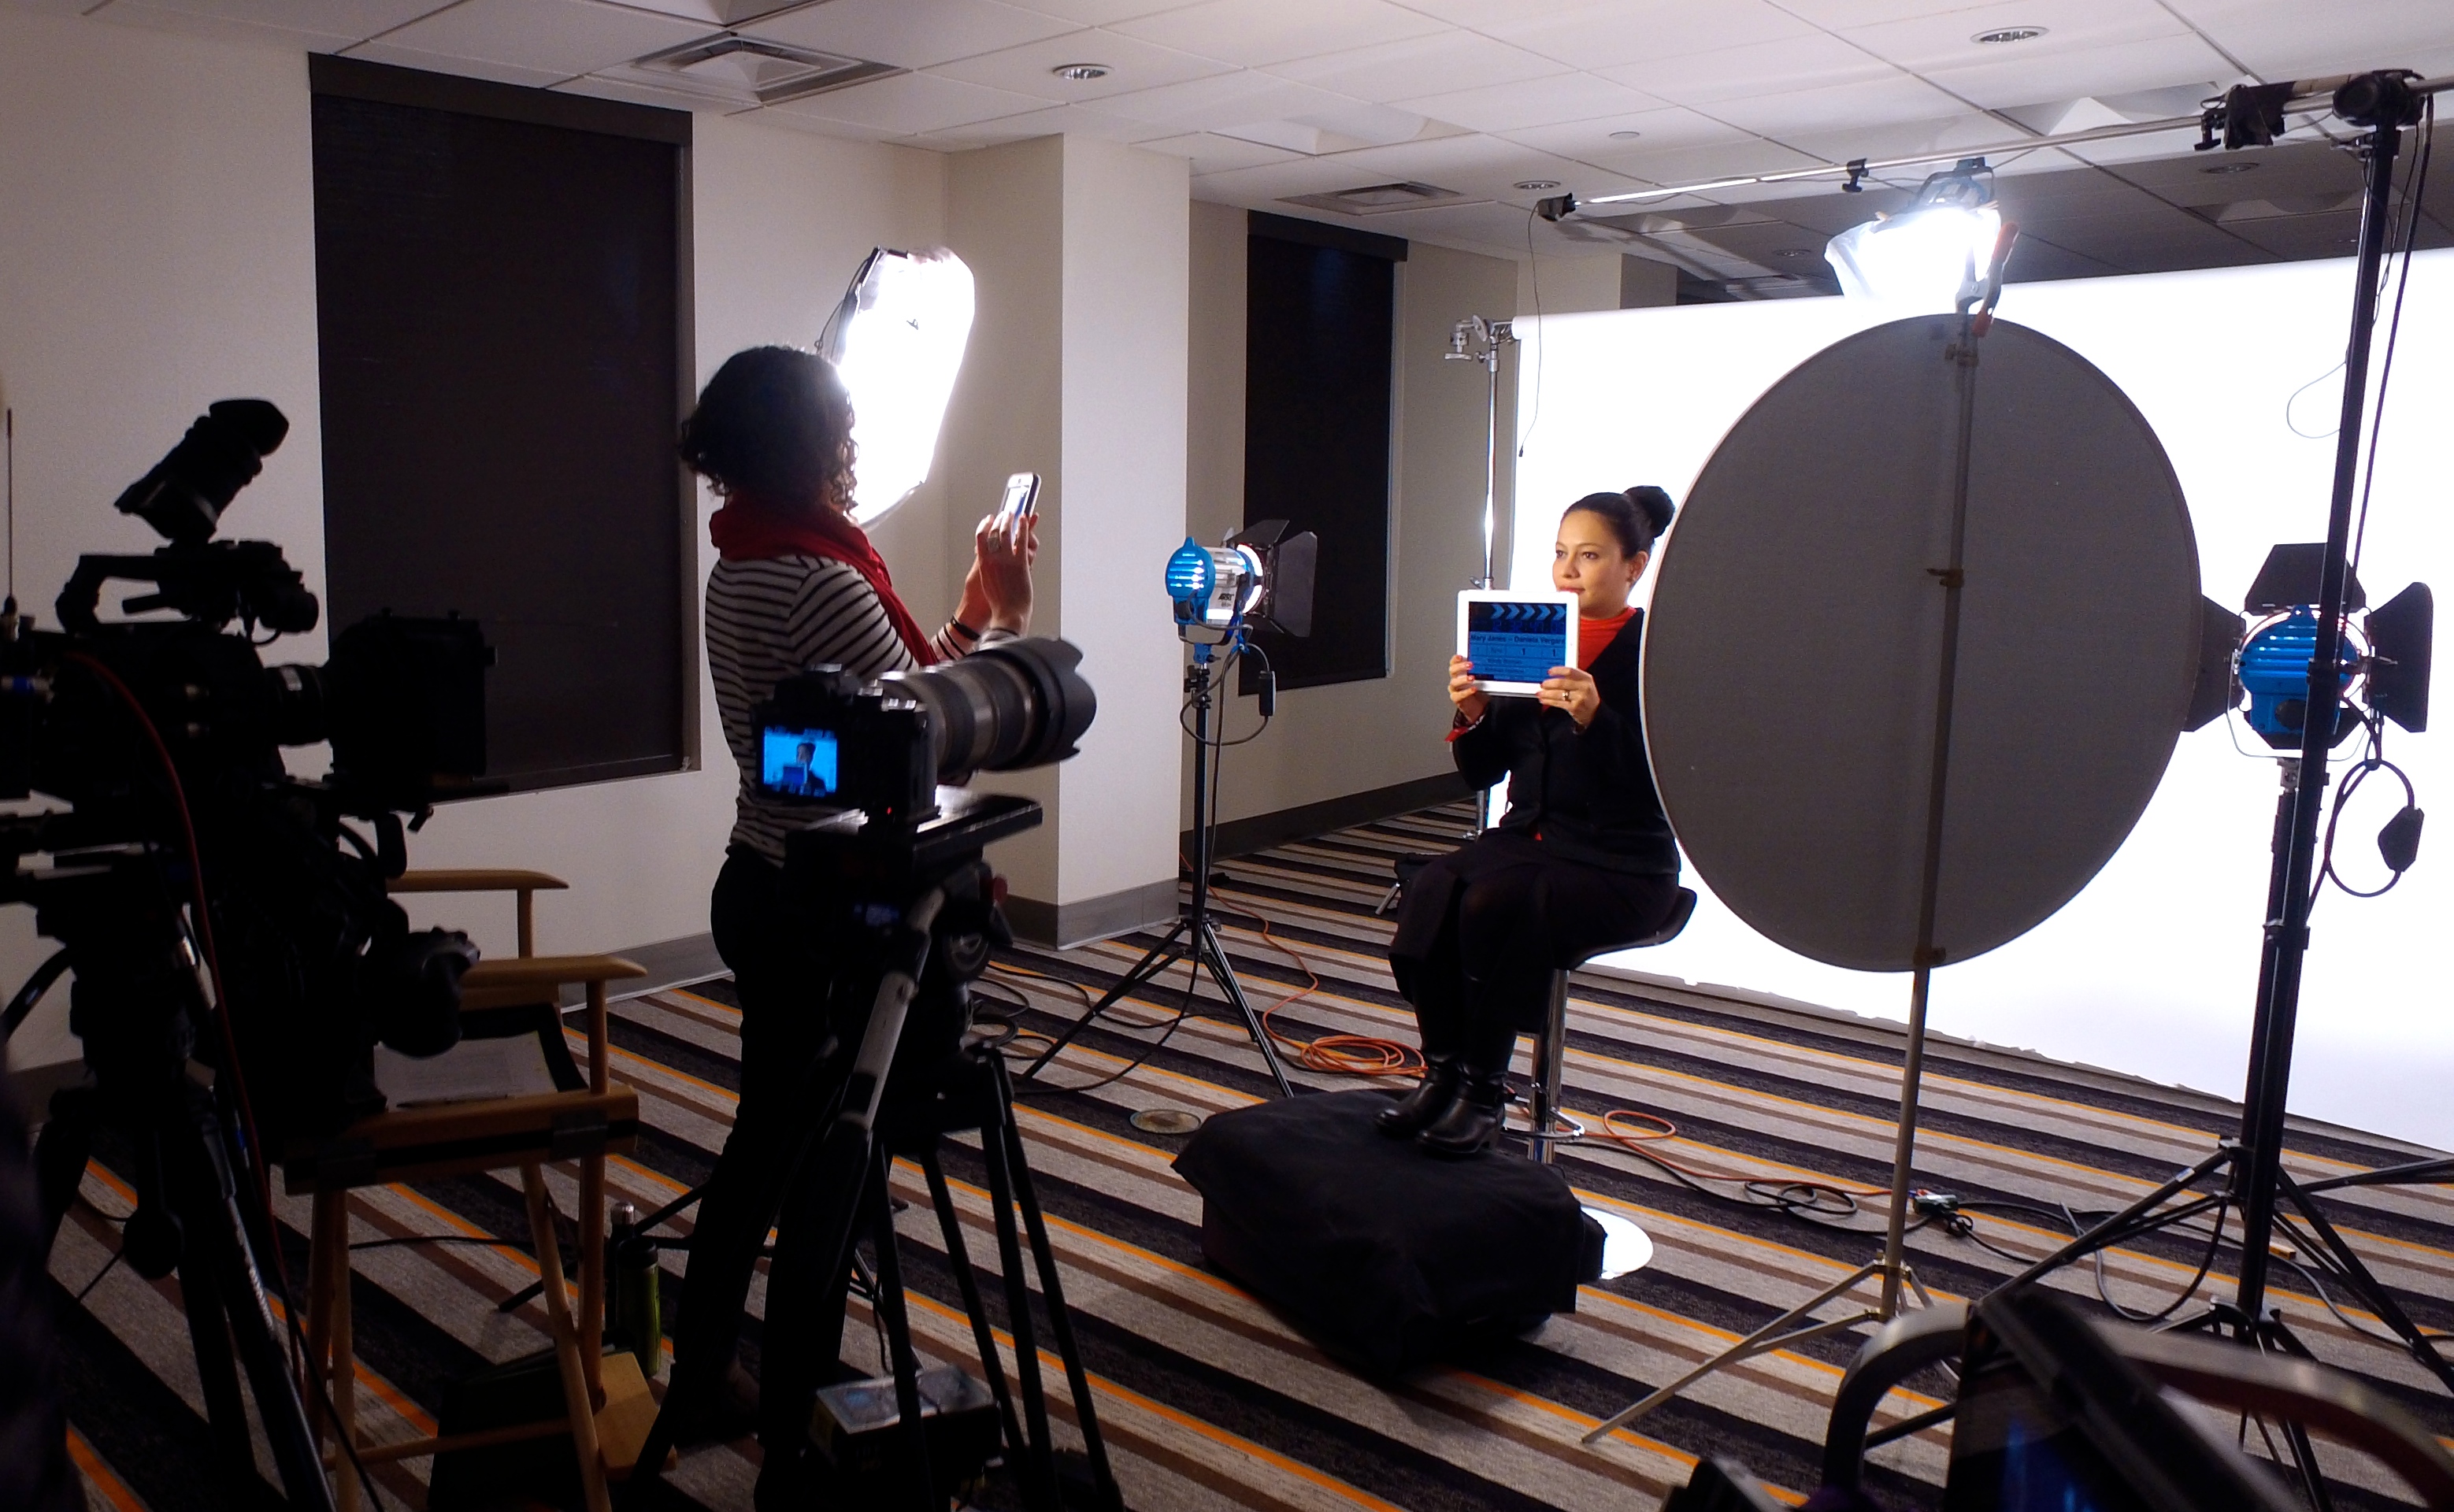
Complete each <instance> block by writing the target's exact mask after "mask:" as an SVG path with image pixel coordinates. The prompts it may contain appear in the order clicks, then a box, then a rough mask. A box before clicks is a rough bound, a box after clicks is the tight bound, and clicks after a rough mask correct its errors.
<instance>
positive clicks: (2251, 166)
mask: <svg viewBox="0 0 2454 1512" xmlns="http://www.w3.org/2000/svg"><path fill="white" fill-rule="evenodd" d="M2257 167H2258V165H2257V164H2256V163H2254V162H2252V163H2209V164H2208V165H2207V166H2206V167H2204V168H2203V169H2200V170H2199V171H2200V172H2202V173H2218V174H2231V173H2247V172H2250V171H2254V170H2255V169H2256V168H2257Z"/></svg>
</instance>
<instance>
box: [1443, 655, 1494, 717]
mask: <svg viewBox="0 0 2454 1512" xmlns="http://www.w3.org/2000/svg"><path fill="white" fill-rule="evenodd" d="M1449 702H1451V703H1453V704H1456V705H1457V711H1458V715H1459V716H1461V717H1462V718H1463V719H1464V720H1465V722H1466V723H1468V724H1473V723H1474V722H1476V721H1477V720H1478V719H1480V718H1481V717H1482V716H1483V714H1484V712H1485V711H1487V710H1489V709H1490V707H1491V696H1490V695H1489V694H1487V693H1484V692H1483V691H1482V690H1481V689H1479V688H1477V687H1476V686H1475V685H1474V663H1473V662H1470V661H1468V660H1466V659H1465V658H1464V657H1463V656H1451V657H1450V658H1449Z"/></svg>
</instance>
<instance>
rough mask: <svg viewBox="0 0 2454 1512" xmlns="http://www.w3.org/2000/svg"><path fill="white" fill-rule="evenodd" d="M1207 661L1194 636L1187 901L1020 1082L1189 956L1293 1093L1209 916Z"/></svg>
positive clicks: (1187, 677)
mask: <svg viewBox="0 0 2454 1512" xmlns="http://www.w3.org/2000/svg"><path fill="white" fill-rule="evenodd" d="M1210 665H1211V647H1210V646H1209V645H1207V644H1204V643H1202V642H1200V641H1196V642H1194V646H1193V664H1192V666H1190V667H1189V668H1187V669H1186V670H1185V674H1184V696H1185V699H1186V701H1187V702H1189V703H1191V704H1192V705H1193V904H1192V906H1191V907H1190V908H1188V909H1186V910H1185V912H1184V913H1183V914H1181V915H1179V916H1178V917H1177V921H1176V923H1175V925H1174V927H1172V928H1170V929H1169V930H1168V932H1167V934H1166V936H1165V937H1162V938H1161V939H1160V940H1159V942H1158V943H1157V944H1156V945H1153V946H1152V947H1151V948H1150V950H1149V952H1148V953H1147V954H1145V955H1144V956H1143V957H1142V958H1141V959H1140V960H1139V961H1137V962H1136V963H1135V965H1134V969H1133V970H1131V971H1129V972H1127V973H1125V975H1124V977H1123V978H1122V979H1120V980H1119V981H1117V983H1116V985H1115V986H1114V987H1111V988H1109V989H1108V990H1107V992H1106V993H1105V994H1103V995H1102V996H1101V997H1100V998H1099V1000H1098V1001H1097V1002H1095V1003H1093V1004H1092V1005H1091V1006H1090V1008H1089V1010H1088V1011H1086V1012H1085V1013H1084V1014H1083V1015H1082V1017H1081V1018H1077V1019H1076V1020H1075V1021H1074V1022H1073V1024H1072V1025H1071V1026H1069V1027H1068V1028H1067V1029H1066V1031H1065V1032H1064V1033H1063V1034H1061V1035H1058V1036H1057V1037H1056V1038H1055V1039H1054V1040H1052V1041H1051V1042H1050V1043H1049V1046H1048V1048H1047V1049H1045V1050H1043V1051H1041V1052H1040V1053H1039V1054H1038V1056H1037V1057H1036V1058H1034V1059H1033V1060H1032V1062H1031V1064H1030V1065H1028V1066H1025V1067H1024V1068H1023V1071H1022V1079H1023V1080H1025V1081H1030V1080H1032V1079H1036V1077H1037V1076H1038V1075H1039V1072H1040V1069H1041V1068H1042V1067H1044V1066H1046V1065H1047V1064H1048V1063H1049V1062H1050V1061H1051V1060H1054V1059H1056V1057H1057V1055H1058V1053H1059V1052H1061V1051H1062V1050H1064V1048H1065V1047H1066V1046H1067V1045H1070V1044H1072V1043H1073V1042H1074V1040H1075V1038H1076V1036H1078V1035H1079V1034H1081V1033H1082V1031H1083V1030H1085V1029H1088V1028H1090V1027H1091V1025H1092V1023H1093V1021H1095V1020H1096V1019H1097V1018H1098V1017H1099V1016H1100V1015H1101V1014H1104V1013H1106V1012H1107V1011H1108V1010H1109V1009H1110V1008H1112V1007H1114V1006H1116V1003H1117V1002H1119V1001H1121V1000H1122V999H1123V998H1125V997H1126V995H1128V994H1130V993H1131V992H1133V991H1134V990H1135V989H1136V988H1137V987H1140V986H1142V985H1144V984H1145V983H1147V982H1149V981H1151V980H1152V979H1153V978H1157V976H1159V975H1160V974H1161V973H1162V972H1165V971H1166V970H1167V969H1168V968H1169V967H1171V966H1173V965H1175V964H1176V963H1177V961H1180V960H1188V959H1189V960H1191V961H1193V962H1194V963H1195V966H1196V968H1197V970H1203V971H1207V972H1209V973H1210V979H1211V980H1212V981H1213V982H1215V983H1217V987H1218V991H1219V994H1220V995H1221V996H1223V997H1224V998H1226V999H1227V1001H1228V1002H1229V1003H1230V1004H1231V1005H1232V1006H1234V1008H1235V1010H1236V1015H1237V1018H1241V1019H1243V1020H1244V1032H1245V1033H1247V1034H1249V1035H1251V1036H1252V1037H1253V1046H1254V1048H1255V1049H1257V1050H1258V1051H1260V1052H1261V1063H1262V1064H1263V1065H1265V1066H1267V1067H1269V1068H1270V1079H1272V1080H1274V1081H1276V1082H1277V1084H1278V1096H1280V1097H1282V1098H1286V1097H1293V1096H1294V1095H1295V1088H1294V1086H1293V1085H1291V1084H1290V1083H1289V1082H1288V1080H1287V1068H1286V1067H1285V1066H1284V1065H1282V1064H1280V1063H1279V1061H1278V1052H1277V1046H1276V1045H1274V1044H1272V1043H1271V1042H1270V1030H1269V1026H1268V1025H1267V1024H1264V1023H1263V1022H1261V1016H1260V1015H1259V1014H1257V1013H1256V1012H1254V1011H1253V1004H1252V1000H1251V999H1250V998H1246V997H1245V996H1244V988H1243V985H1242V983H1240V982H1238V981H1237V979H1236V968H1235V967H1234V966H1233V965H1231V964H1229V962H1228V960H1227V951H1226V947H1224V946H1222V945H1220V944H1219V943H1218V930H1217V926H1215V925H1214V924H1212V923H1211V921H1210V859H1211V851H1212V849H1213V847H1214V845H1215V843H1216V840H1217V819H1216V816H1214V815H1213V814H1212V813H1211V805H1212V804H1213V803H1214V802H1215V801H1216V798H1217V796H1216V794H1214V793H1213V792H1212V787H1213V784H1212V783H1211V781H1210V765H1209V762H1208V761H1207V760H1205V759H1204V757H1203V755H1202V753H1204V752H1205V751H1207V750H1208V749H1209V748H1210V703H1211V688H1210ZM1188 1000H1190V999H1189V997H1188Z"/></svg>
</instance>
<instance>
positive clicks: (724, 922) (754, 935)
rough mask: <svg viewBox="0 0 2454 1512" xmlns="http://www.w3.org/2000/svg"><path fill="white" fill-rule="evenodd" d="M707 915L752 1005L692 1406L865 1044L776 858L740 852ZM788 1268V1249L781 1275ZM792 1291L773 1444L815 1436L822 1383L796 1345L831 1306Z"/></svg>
mask: <svg viewBox="0 0 2454 1512" xmlns="http://www.w3.org/2000/svg"><path fill="white" fill-rule="evenodd" d="M709 915H710V920H709V922H710V925H711V927H712V929H713V931H714V936H715V948H716V953H717V954H718V955H720V956H722V957H723V958H724V963H725V965H726V966H727V967H728V968H730V969H731V970H732V972H733V982H734V992H735V993H736V994H737V995H738V997H739V998H740V1000H741V1100H740V1102H739V1103H738V1104H737V1106H736V1107H735V1109H734V1120H733V1132H732V1134H731V1135H730V1136H729V1137H728V1138H727V1139H725V1141H724V1151H723V1153H722V1154H720V1155H719V1156H717V1157H716V1161H715V1170H714V1174H713V1175H712V1176H710V1177H709V1179H708V1184H707V1192H706V1195H705V1196H704V1197H703V1198H701V1199H700V1200H699V1208H698V1221H697V1223H696V1225H695V1226H694V1228H693V1230H692V1233H691V1254H690V1268H689V1269H688V1270H687V1271H686V1272H685V1273H684V1274H683V1277H682V1293H681V1309H680V1311H681V1316H680V1318H679V1320H677V1326H676V1327H675V1329H674V1387H673V1389H674V1392H676V1393H683V1392H688V1393H689V1394H690V1395H689V1396H687V1397H685V1399H684V1400H685V1401H686V1402H691V1403H693V1405H694V1407H696V1406H704V1405H706V1404H707V1403H709V1402H710V1401H712V1400H713V1398H714V1392H715V1390H716V1388H717V1386H718V1384H719V1383H720V1382H721V1381H722V1379H723V1376H724V1372H725V1370H726V1368H727V1367H728V1366H729V1365H731V1363H732V1361H733V1358H734V1351H735V1349H736V1348H737V1347H738V1346H739V1343H740V1339H741V1316H742V1308H743V1305H744V1304H745V1303H746V1302H747V1300H749V1295H750V1280H751V1277H752V1275H753V1273H754V1271H755V1269H756V1267H757V1263H758V1251H759V1248H760V1247H761V1246H762V1245H763V1244H764V1243H765V1242H766V1240H767V1231H768V1230H769V1229H770V1228H771V1227H775V1226H776V1218H777V1213H778V1209H779V1208H781V1207H782V1206H783V1204H784V1200H785V1198H786V1195H787V1190H788V1188H789V1187H790V1186H791V1185H792V1177H793V1174H794V1169H795V1156H797V1155H798V1154H799V1153H800V1152H801V1151H802V1149H803V1148H804V1146H805V1144H808V1143H809V1142H811V1141H812V1140H813V1139H814V1138H815V1135H816V1134H818V1133H820V1132H822V1120H823V1119H825V1118H826V1117H827V1116H828V1115H829V1114H830V1113H831V1112H832V1110H833V1105H834V1102H835V1095H836V1093H837V1092H839V1091H840V1090H841V1085H842V1079H843V1077H844V1074H845V1072H846V1071H847V1069H848V1068H849V1064H850V1055H851V1049H852V1047H853V1046H854V1045H855V1044H856V1042H857V1038H858V1035H857V1027H858V1026H856V1025H854V1026H850V1027H851V1030H852V1032H851V1033H849V1034H848V1033H845V1029H846V1027H847V1026H845V1025H842V1024H838V1023H836V1022H835V1021H834V1019H833V1018H832V1017H831V1007H830V1004H831V998H832V996H833V985H834V973H833V972H832V971H831V970H830V967H829V963H828V962H827V961H826V960H825V959H824V958H822V957H821V955H820V954H819V952H818V951H817V950H815V948H814V946H813V943H812V942H813V940H814V939H815V934H816V931H815V928H814V927H813V921H812V920H811V919H810V918H809V917H807V913H806V911H805V910H803V909H799V908H795V906H794V905H793V904H792V902H791V900H790V899H788V898H787V897H786V896H785V890H784V877H783V873H782V871H781V870H780V869H779V868H777V867H776V866H775V865H774V863H772V862H770V861H768V860H767V859H765V858H764V857H760V856H758V855H757V854H755V853H754V852H752V851H748V850H744V849H742V848H740V847H738V846H736V847H734V850H733V851H732V852H731V853H730V854H729V855H728V856H727V857H725V862H724V870H723V871H722V872H721V873H720V874H718V875H717V877H716V880H715V891H714V897H712V898H711V899H710V902H709ZM799 1205H800V1204H797V1203H796V1204H795V1206H796V1207H798V1206H799ZM794 1216H795V1215H794V1214H793V1213H789V1212H788V1213H786V1214H784V1222H783V1224H782V1226H781V1227H780V1228H778V1229H777V1240H776V1242H777V1245H778V1247H779V1251H780V1250H783V1249H785V1248H786V1247H788V1246H793V1245H795V1244H796V1243H804V1242H808V1236H806V1235H804V1234H802V1233H800V1232H799V1231H800V1229H801V1228H802V1227H803V1226H804V1225H800V1224H796V1223H795V1222H794V1221H793V1218H794ZM785 1263H787V1256H786V1255H784V1254H781V1253H779V1255H778V1258H777V1266H778V1268H781V1267H782V1266H783V1265H784V1264H785ZM791 1291H792V1288H789V1287H784V1288H777V1289H775V1290H773V1291H771V1292H769V1294H768V1298H767V1314H766V1325H765V1330H764V1333H765V1337H766V1339H767V1341H768V1343H769V1347H768V1348H766V1349H765V1350H763V1351H762V1352H761V1359H760V1368H759V1396H760V1404H761V1408H762V1418H763V1417H777V1418H778V1420H779V1421H778V1422H777V1423H774V1424H770V1423H768V1422H765V1421H762V1422H761V1424H760V1435H761V1437H762V1438H770V1437H771V1429H773V1430H774V1431H775V1432H781V1433H783V1434H785V1435H786V1438H785V1439H784V1441H794V1440H795V1439H796V1438H804V1437H806V1430H807V1421H808V1419H807V1413H808V1408H807V1406H806V1397H807V1393H808V1392H809V1391H810V1390H813V1389H815V1385H816V1379H815V1375H814V1374H813V1372H814V1369H815V1363H816V1362H815V1361H812V1360H810V1359H809V1358H807V1357H806V1355H805V1353H804V1351H803V1349H801V1348H799V1347H795V1344H796V1343H797V1342H798V1341H800V1340H802V1339H803V1338H805V1337H807V1335H808V1333H809V1331H810V1329H811V1327H812V1325H813V1322H814V1321H815V1320H817V1319H819V1318H821V1317H822V1316H823V1315H822V1313H820V1312H818V1311H815V1309H822V1308H823V1307H824V1306H825V1303H826V1299H824V1298H812V1297H797V1296H792V1295H788V1294H789V1293H790V1292H791ZM837 1317H838V1320H840V1312H839V1311H838V1313H837ZM837 1337H838V1340H839V1339H840V1321H838V1331H837ZM787 1341H793V1342H791V1343H788V1342H787ZM796 1402H799V1403H803V1405H802V1406H801V1407H800V1408H799V1414H800V1421H799V1422H798V1423H797V1424H792V1423H784V1422H782V1421H780V1420H781V1415H783V1414H786V1413H790V1412H792V1411H793V1404H794V1403H796ZM770 1404H773V1411H769V1410H768V1409H769V1407H770ZM796 1429H797V1430H798V1431H797V1432H795V1430H796Z"/></svg>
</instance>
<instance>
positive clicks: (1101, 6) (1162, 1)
mask: <svg viewBox="0 0 2454 1512" xmlns="http://www.w3.org/2000/svg"><path fill="white" fill-rule="evenodd" d="M1014 3H1015V4H1016V5H1019V6H1021V7H1022V8H1023V9H1024V10H1037V11H1040V12H1041V13H1043V14H1046V15H1052V16H1055V17H1056V18H1057V19H1058V20H1060V21H1071V22H1073V23H1074V24H1075V25H1076V26H1084V27H1104V26H1108V25H1111V24H1112V23H1115V22H1118V21H1131V20H1133V19H1134V18H1135V17H1136V16H1148V15H1157V13H1158V12H1160V11H1162V10H1183V9H1184V8H1185V7H1186V6H1188V5H1193V4H1197V3H1198V0H1014Z"/></svg>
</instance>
